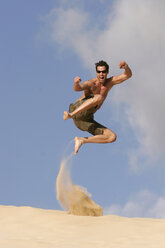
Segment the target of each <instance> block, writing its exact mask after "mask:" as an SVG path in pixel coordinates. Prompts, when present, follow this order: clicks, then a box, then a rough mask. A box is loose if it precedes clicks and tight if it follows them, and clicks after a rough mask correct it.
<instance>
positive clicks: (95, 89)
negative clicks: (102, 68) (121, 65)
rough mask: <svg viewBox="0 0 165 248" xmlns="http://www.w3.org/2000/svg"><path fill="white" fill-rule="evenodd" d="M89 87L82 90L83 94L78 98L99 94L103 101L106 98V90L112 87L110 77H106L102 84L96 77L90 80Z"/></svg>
mask: <svg viewBox="0 0 165 248" xmlns="http://www.w3.org/2000/svg"><path fill="white" fill-rule="evenodd" d="M90 84H91V87H90V89H88V90H85V91H84V92H83V95H82V97H81V98H80V99H82V98H84V97H87V96H89V95H97V94H99V95H101V96H102V97H103V101H104V100H105V99H106V97H107V94H108V92H109V91H110V90H111V88H112V83H111V78H108V79H106V81H105V83H104V84H103V85H102V84H101V83H100V82H99V81H98V79H97V78H94V79H91V80H90Z"/></svg>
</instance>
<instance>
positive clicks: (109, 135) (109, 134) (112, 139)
mask: <svg viewBox="0 0 165 248" xmlns="http://www.w3.org/2000/svg"><path fill="white" fill-rule="evenodd" d="M103 134H105V135H106V136H107V138H108V139H109V142H115V141H116V139H117V135H116V134H115V133H114V132H112V131H111V130H110V129H105V130H104V132H103Z"/></svg>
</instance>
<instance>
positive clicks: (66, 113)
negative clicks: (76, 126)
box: [63, 111, 71, 120]
mask: <svg viewBox="0 0 165 248" xmlns="http://www.w3.org/2000/svg"><path fill="white" fill-rule="evenodd" d="M70 118H71V116H70V114H69V113H68V112H67V111H64V114H63V119H64V120H67V119H70Z"/></svg>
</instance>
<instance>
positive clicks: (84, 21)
mask: <svg viewBox="0 0 165 248" xmlns="http://www.w3.org/2000/svg"><path fill="white" fill-rule="evenodd" d="M164 5H165V4H164V2H163V1H162V0H160V1H159V6H158V5H156V0H152V1H149V0H146V1H143V5H140V4H139V2H138V1H137V0H135V1H131V0H118V1H108V0H100V1H99V0H97V1H94V0H90V1H88V2H87V1H80V0H77V1H76V0H71V1H67V0H63V1H56V0H49V1H39V0H36V1H32V0H29V1H25V0H23V1H22V0H15V1H9V0H6V1H1V3H0V28H1V42H0V51H1V53H0V54H1V56H0V116H1V122H0V195H1V197H0V204H1V205H16V206H22V205H28V206H34V207H39V208H46V209H47V208H49V209H60V206H59V204H58V202H57V200H56V192H55V183H56V177H57V174H58V171H59V166H60V161H61V160H62V158H63V153H64V150H65V149H66V147H67V145H68V144H69V143H70V141H71V140H73V139H74V137H75V136H87V133H83V132H81V131H80V130H78V129H77V128H76V127H75V126H74V124H73V122H72V120H68V121H63V119H62V115H63V111H64V110H66V109H68V106H69V104H70V103H71V102H73V101H75V100H76V99H77V98H78V97H79V96H80V93H78V92H74V91H73V79H74V77H75V76H80V77H81V78H82V80H87V79H90V78H92V77H95V70H94V63H95V62H96V61H98V60H99V59H104V60H106V61H107V62H108V63H109V64H110V68H111V70H110V73H111V75H114V74H119V73H121V70H119V68H118V64H119V62H120V61H121V60H123V59H124V60H126V61H127V62H128V64H129V65H130V67H131V68H132V71H133V77H132V78H131V79H129V80H128V81H127V82H126V83H123V84H122V85H118V86H116V87H115V88H114V89H112V91H111V92H110V94H109V96H108V99H107V100H106V102H105V103H104V105H103V107H102V109H101V110H100V111H99V112H98V113H97V114H96V117H95V118H96V120H97V121H98V122H100V123H102V124H103V125H106V126H107V127H109V128H111V129H112V130H113V131H115V133H116V134H117V141H116V142H115V143H113V144H106V145H100V144H86V145H84V146H83V147H82V148H81V149H80V151H79V154H78V155H76V156H75V157H74V160H73V167H72V179H73V181H74V183H76V184H79V185H82V186H84V187H86V188H87V189H88V191H89V192H90V193H92V199H93V200H95V201H96V202H97V203H98V204H100V205H101V206H102V207H103V208H104V211H105V213H107V214H111V213H114V214H119V215H123V216H140V217H153V218H154V217H155V218H163V217H165V183H164V182H165V168H164V161H165V156H164V150H165V141H164V140H165V139H164V136H165V132H164V124H165V118H164V107H165V103H164V95H163V92H164V89H165V87H164V82H163V63H164V61H163V57H164V55H165V45H164V44H165V42H164V41H165V32H164V28H163V27H164V24H165V18H164V13H163V11H162V10H163V8H164V7H165V6H164ZM73 149H74V143H73V142H72V143H71V144H70V146H69V148H68V150H67V153H68V154H69V153H71V152H72V151H73Z"/></svg>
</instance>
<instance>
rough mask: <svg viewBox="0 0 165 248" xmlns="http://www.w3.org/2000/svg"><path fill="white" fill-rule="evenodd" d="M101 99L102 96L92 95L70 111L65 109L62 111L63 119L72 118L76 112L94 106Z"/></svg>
mask: <svg viewBox="0 0 165 248" xmlns="http://www.w3.org/2000/svg"><path fill="white" fill-rule="evenodd" d="M101 101H102V97H101V96H100V95H95V96H94V97H92V98H90V99H87V100H86V101H85V102H83V103H82V104H81V105H80V106H79V107H78V108H77V109H75V110H74V111H73V112H72V113H68V112H67V111H64V115H63V119H64V120H67V119H70V118H73V117H74V116H75V115H76V114H78V113H80V112H83V111H85V110H87V109H90V108H92V107H94V106H96V105H97V104H99V103H100V102H101Z"/></svg>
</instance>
